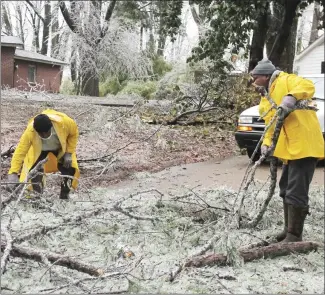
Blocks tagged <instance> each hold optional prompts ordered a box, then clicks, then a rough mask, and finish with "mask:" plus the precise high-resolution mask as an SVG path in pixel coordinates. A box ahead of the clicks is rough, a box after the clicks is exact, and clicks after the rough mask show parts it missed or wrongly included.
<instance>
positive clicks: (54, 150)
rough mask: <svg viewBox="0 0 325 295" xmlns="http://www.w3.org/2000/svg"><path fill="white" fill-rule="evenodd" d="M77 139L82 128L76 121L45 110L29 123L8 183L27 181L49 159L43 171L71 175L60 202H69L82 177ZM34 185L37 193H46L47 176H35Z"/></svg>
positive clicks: (64, 184) (62, 114) (10, 171)
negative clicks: (44, 189)
mask: <svg viewBox="0 0 325 295" xmlns="http://www.w3.org/2000/svg"><path fill="white" fill-rule="evenodd" d="M77 140H78V127H77V124H76V122H75V121H74V120H73V119H71V118H70V117H68V116H67V115H66V114H64V113H61V112H57V111H55V110H45V111H43V112H42V113H41V114H39V115H37V116H36V117H34V118H32V119H31V120H30V121H29V123H28V125H27V128H26V130H25V131H24V133H23V135H22V136H21V138H20V141H19V144H18V146H17V148H16V150H15V152H14V154H13V157H12V161H11V167H10V170H9V173H8V182H10V183H18V182H19V180H20V182H24V181H26V177H27V175H28V172H29V171H30V170H31V169H33V168H34V167H35V165H36V164H37V163H38V162H40V161H41V160H43V159H45V158H46V157H48V161H47V162H46V163H45V165H44V171H41V172H44V173H50V172H57V171H60V172H61V174H62V175H63V176H68V177H63V180H62V182H61V193H60V199H68V197H69V192H70V188H71V187H72V188H76V187H77V184H78V177H79V174H80V173H79V168H78V163H77V157H76V146H77ZM19 174H20V178H19V177H18V175H19ZM31 182H32V188H33V190H34V191H36V192H38V193H42V192H43V174H40V175H37V176H35V177H34V178H33V179H31ZM12 187H13V186H12ZM12 187H11V188H12Z"/></svg>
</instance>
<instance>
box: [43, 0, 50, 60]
mask: <svg viewBox="0 0 325 295" xmlns="http://www.w3.org/2000/svg"><path fill="white" fill-rule="evenodd" d="M44 11H45V16H44V23H43V39H42V49H41V54H44V55H47V51H48V44H49V36H50V26H51V2H50V1H49V0H47V1H46V2H45V6H44Z"/></svg>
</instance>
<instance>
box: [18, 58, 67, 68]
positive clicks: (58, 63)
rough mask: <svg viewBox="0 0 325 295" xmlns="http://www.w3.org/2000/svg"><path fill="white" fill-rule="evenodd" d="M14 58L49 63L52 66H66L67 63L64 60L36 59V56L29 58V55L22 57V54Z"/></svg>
mask: <svg viewBox="0 0 325 295" xmlns="http://www.w3.org/2000/svg"><path fill="white" fill-rule="evenodd" d="M14 59H19V60H26V61H33V62H38V63H42V64H50V65H54V66H67V65H69V64H68V63H66V62H53V61H48V60H41V59H37V58H29V57H22V56H14Z"/></svg>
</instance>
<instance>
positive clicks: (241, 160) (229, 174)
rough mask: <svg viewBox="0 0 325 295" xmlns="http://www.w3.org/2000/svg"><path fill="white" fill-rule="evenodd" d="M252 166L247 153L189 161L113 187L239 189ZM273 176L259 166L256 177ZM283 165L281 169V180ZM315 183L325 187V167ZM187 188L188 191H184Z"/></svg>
mask: <svg viewBox="0 0 325 295" xmlns="http://www.w3.org/2000/svg"><path fill="white" fill-rule="evenodd" d="M247 165H248V158H247V156H236V157H231V158H228V159H225V160H223V161H218V160H215V161H210V162H202V163H194V164H186V165H181V166H175V167H170V168H167V169H165V170H163V171H160V172H158V173H153V174H149V173H139V174H137V175H136V176H135V177H134V179H133V180H126V181H122V182H120V183H117V184H115V185H113V186H112V187H110V188H111V189H119V188H123V190H125V188H127V190H129V191H130V192H135V191H141V190H147V189H150V188H156V189H158V190H160V191H162V192H164V193H175V192H177V191H179V190H180V189H182V188H184V187H185V188H193V187H197V186H198V187H200V188H201V189H213V188H216V187H220V186H225V187H228V188H232V189H234V190H238V189H239V187H240V184H241V182H242V179H243V177H244V174H245V171H246V168H247ZM268 176H269V165H268V164H263V165H261V166H260V167H258V169H257V171H256V175H255V179H257V180H260V181H263V182H264V181H266V180H267V178H268ZM280 176H281V167H279V168H278V180H279V178H280ZM312 185H314V186H324V167H317V169H316V171H315V175H314V178H313V181H312ZM183 191H184V190H183Z"/></svg>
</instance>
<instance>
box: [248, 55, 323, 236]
mask: <svg viewBox="0 0 325 295" xmlns="http://www.w3.org/2000/svg"><path fill="white" fill-rule="evenodd" d="M251 75H252V76H253V79H254V84H255V85H256V86H258V87H264V88H265V89H266V91H267V93H268V97H269V99H271V103H274V104H275V105H276V106H277V107H278V109H281V116H283V117H284V118H285V120H284V124H283V126H282V129H281V132H280V135H279V139H278V142H277V145H276V147H275V150H274V153H273V156H274V157H277V158H279V159H280V160H282V161H283V163H284V165H283V168H282V175H281V179H280V182H279V187H280V197H282V199H283V210H284V222H285V223H284V230H283V231H282V232H281V233H279V234H277V235H276V239H277V240H278V241H279V242H280V241H282V242H295V241H301V240H302V232H303V227H304V222H305V218H306V216H307V214H309V212H308V211H309V206H308V202H309V197H308V193H309V185H310V183H311V181H312V178H313V175H314V171H315V169H316V164H317V161H318V159H323V158H324V138H323V134H322V131H321V127H320V124H319V121H318V119H317V116H316V112H315V111H313V110H304V109H302V110H293V109H294V107H295V104H296V102H297V101H298V100H306V101H307V102H308V101H310V102H311V99H312V97H313V95H314V92H315V86H314V84H313V83H312V81H310V80H307V79H304V78H302V77H299V76H297V75H295V74H288V73H285V72H282V71H279V70H276V68H275V66H274V65H273V64H272V62H271V61H270V60H268V59H263V60H261V61H260V62H258V64H257V66H256V67H255V68H254V69H253V71H252V73H251ZM271 103H270V101H269V100H268V99H267V98H266V97H262V98H261V101H260V104H259V112H260V115H261V116H262V115H264V117H263V118H264V120H265V124H266V125H268V124H269V122H270V121H271V119H272V117H273V116H274V115H275V112H276V111H275V110H274V109H273V110H272V111H271V112H268V110H269V109H270V108H271ZM265 114H266V115H265ZM274 127H275V126H274V124H273V126H272V127H271V128H270V129H269V130H268V132H267V133H266V135H265V138H264V140H263V143H262V147H261V152H262V154H265V155H268V153H269V147H270V146H271V140H272V135H273V132H274Z"/></svg>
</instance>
